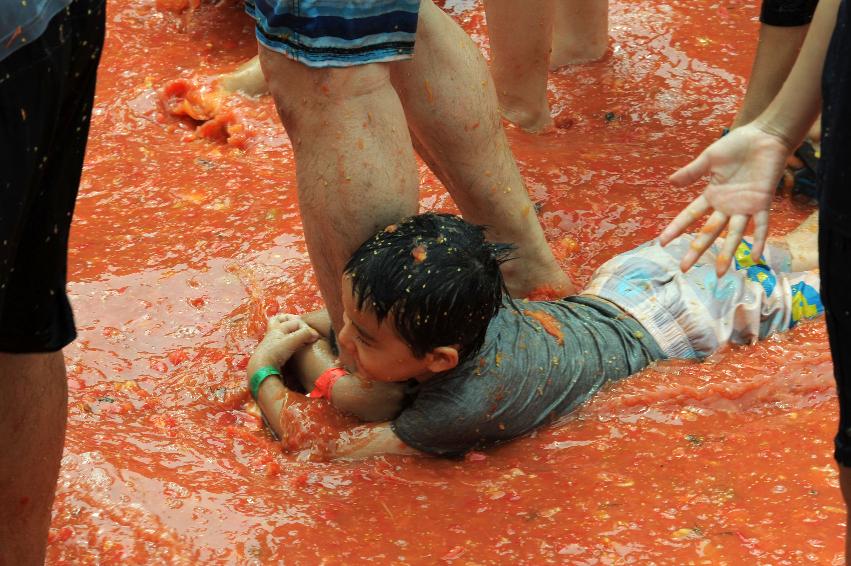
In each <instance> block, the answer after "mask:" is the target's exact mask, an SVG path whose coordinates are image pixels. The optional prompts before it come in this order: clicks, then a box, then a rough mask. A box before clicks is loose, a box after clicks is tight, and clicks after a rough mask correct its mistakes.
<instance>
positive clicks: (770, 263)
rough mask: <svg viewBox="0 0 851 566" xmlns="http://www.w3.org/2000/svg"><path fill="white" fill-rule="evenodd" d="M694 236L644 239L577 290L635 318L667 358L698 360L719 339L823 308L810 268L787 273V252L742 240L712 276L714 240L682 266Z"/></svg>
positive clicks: (741, 336) (784, 324)
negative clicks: (729, 265)
mask: <svg viewBox="0 0 851 566" xmlns="http://www.w3.org/2000/svg"><path fill="white" fill-rule="evenodd" d="M693 239H694V237H693V236H691V235H686V236H680V237H679V238H677V239H675V240H674V241H673V242H671V243H670V244H668V245H667V246H666V247H664V248H663V247H661V246H660V245H659V244H658V243H657V242H655V241H653V242H648V243H646V244H644V245H642V246H639V247H638V248H636V249H634V250H632V251H629V252H626V253H623V254H621V255H618V256H616V257H614V258H612V259H611V260H609V261H607V262H606V263H604V264H603V265H602V266H601V267H600V268H599V269H598V270H597V271H596V273H595V274H594V276H593V277H592V279H591V283H589V285H588V287H587V288H586V289H585V290H584V291H583V292H582V294H583V295H595V296H598V297H601V298H603V299H606V300H607V301H610V302H612V303H615V304H616V305H618V306H619V307H620V308H622V309H623V310H625V311H626V312H627V313H629V314H630V315H631V316H633V317H634V318H635V319H636V320H638V321H639V322H640V323H641V324H642V325H643V326H644V327H645V328H646V329H647V331H648V332H649V333H650V335H651V336H653V338H654V339H655V340H656V342H657V343H658V344H659V346H660V348H661V349H662V351H663V352H665V354H666V355H667V356H668V357H669V358H685V359H702V358H705V357H707V356H709V355H710V354H712V353H713V352H715V351H716V350H718V348H720V347H721V346H723V345H725V344H728V343H734V344H749V343H752V342H755V341H757V340H759V339H763V338H766V337H767V336H769V335H771V334H774V333H776V332H783V331H785V330H788V329H789V328H791V327H793V326H794V325H795V324H797V323H798V321H800V320H802V319H805V318H815V317H816V316H819V315H820V314H821V313H822V312H823V310H824V309H823V307H822V303H821V297H820V296H819V276H818V273H817V272H802V273H791V272H788V269H787V268H786V266H788V263H789V262H788V253H784V252H783V251H782V250H779V249H776V248H771V247H769V248H768V249H766V252H765V255H763V256H762V257H760V258H759V259H754V258H752V257H751V255H750V250H751V245H750V244H749V243H747V242H742V244H740V245H739V248H738V249H737V250H736V255H735V260H734V262H733V264H734V267H735V270H731V271H730V272H728V273H727V274H726V275H724V276H723V277H721V278H718V277H717V276H716V274H715V257H716V255H717V253H718V252H719V247H718V244H717V243H716V244H715V245H713V246H712V247H711V248H710V250H709V251H707V252H706V253H705V254H704V255H703V257H702V258H701V261H700V263H698V264H696V265H695V266H694V267H692V268H691V269H690V270H689V271H688V272H687V273H683V272H682V271H680V267H679V265H680V260H681V259H682V257H683V256H684V255H685V254H686V252H687V251H688V249H689V245H690V244H691V242H692V240H693Z"/></svg>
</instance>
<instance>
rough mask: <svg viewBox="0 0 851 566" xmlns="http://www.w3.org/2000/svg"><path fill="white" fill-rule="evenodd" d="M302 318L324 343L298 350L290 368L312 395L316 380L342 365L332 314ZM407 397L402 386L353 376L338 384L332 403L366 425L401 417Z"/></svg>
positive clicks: (350, 374)
mask: <svg viewBox="0 0 851 566" xmlns="http://www.w3.org/2000/svg"><path fill="white" fill-rule="evenodd" d="M290 316H295V315H290ZM300 318H301V320H303V321H304V322H305V323H306V324H307V325H308V326H310V327H311V328H313V329H314V330H315V331H316V332H318V333H319V335H320V336H322V338H321V339H319V340H316V341H315V342H313V343H312V344H308V345H306V346H304V347H303V348H301V349H299V350H297V351H296V352H295V353H294V354H293V355H292V357H291V358H290V360H289V362H288V368H289V369H290V370H292V371H293V373H294V375H295V376H296V377H297V378H298V380H299V382H300V383H301V385H302V387H304V390H305V391H307V392H308V393H310V392H311V391H313V390H314V388H315V387H316V380H317V379H319V376H320V375H322V374H323V373H324V372H325V371H327V370H328V369H330V368H334V367H339V366H340V365H341V364H340V362H339V360H338V358H337V356H336V355H335V354H334V352H333V351H332V349H331V343H330V342H329V341H328V340H327V338H328V337H329V336H330V335H331V319H330V317H329V316H328V311H327V310H325V309H322V310H318V311H314V312H311V313H307V314H304V315H301V316H300ZM403 397H404V393H403V385H401V384H398V383H383V382H377V381H367V380H364V379H362V378H360V377H359V376H357V375H356V374H354V373H353V372H349V373H348V374H347V375H344V376H343V377H341V378H339V379H338V380H337V381H336V382H335V383H334V386H333V388H332V389H331V398H330V401H331V402H332V403H333V404H334V406H335V407H337V408H338V409H339V410H341V411H342V412H344V413H347V414H349V415H353V416H355V417H357V418H359V419H360V420H362V421H369V422H381V421H387V420H390V419H392V418H393V417H395V416H396V415H397V414H399V411H401V409H402V399H403Z"/></svg>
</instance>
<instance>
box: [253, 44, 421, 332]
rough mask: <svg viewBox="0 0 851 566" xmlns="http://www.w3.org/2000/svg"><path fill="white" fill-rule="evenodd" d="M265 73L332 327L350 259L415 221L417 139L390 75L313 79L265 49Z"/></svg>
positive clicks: (357, 70)
mask: <svg viewBox="0 0 851 566" xmlns="http://www.w3.org/2000/svg"><path fill="white" fill-rule="evenodd" d="M260 64H261V65H262V68H263V73H264V75H265V76H266V79H267V82H268V84H269V90H270V91H271V93H272V96H273V97H274V100H275V106H276V107H277V109H278V114H279V115H280V117H281V121H282V122H283V125H284V128H286V130H287V134H288V135H289V138H290V140H291V141H292V145H293V151H294V153H295V160H296V176H297V180H298V200H299V208H300V210H301V216H302V219H303V224H304V233H305V240H306V242H307V251H308V253H309V255H310V260H311V263H312V264H313V268H314V270H315V272H316V278H317V280H318V282H319V289H320V291H321V292H322V297H323V298H324V299H325V304H326V306H327V308H328V314H329V316H330V317H331V321H332V324H333V326H334V328H335V329H336V330H339V329H340V328H342V304H341V299H340V292H341V289H340V281H341V275H342V272H343V266H344V265H345V263H346V261H347V260H348V259H349V256H350V255H351V254H352V252H353V251H354V250H355V249H356V248H357V247H358V246H359V245H360V244H361V243H362V242H363V241H364V240H365V239H366V238H368V237H369V236H371V235H372V234H374V233H375V231H376V230H378V229H379V228H383V227H384V226H387V225H388V224H392V223H394V222H396V221H398V220H399V219H401V218H403V217H405V216H409V215H411V214H416V212H417V207H418V194H417V185H418V182H419V178H418V172H417V165H416V161H415V159H414V152H413V147H412V144H411V138H410V135H409V134H408V128H407V126H406V124H405V114H404V112H403V111H402V106H401V104H400V103H399V97H398V96H397V95H396V91H394V90H393V86H392V85H391V83H390V76H389V72H388V68H387V65H385V64H370V65H361V66H357V67H346V68H332V69H312V68H310V67H307V66H305V65H302V64H300V63H297V62H294V61H291V60H290V59H288V58H287V57H285V56H284V55H281V54H279V53H276V52H274V51H270V50H268V49H266V48H265V47H263V46H260Z"/></svg>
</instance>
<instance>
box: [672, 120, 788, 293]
mask: <svg viewBox="0 0 851 566" xmlns="http://www.w3.org/2000/svg"><path fill="white" fill-rule="evenodd" d="M790 152H791V149H790V148H789V146H788V145H787V144H786V143H785V141H784V140H783V139H781V138H780V137H779V136H776V135H774V134H772V133H769V132H767V131H766V130H764V129H762V128H760V127H759V126H758V125H756V124H754V123H751V124H748V125H746V126H742V127H741V128H737V129H735V130H733V131H732V132H730V133H729V134H728V135H727V136H725V137H723V138H721V139H720V140H718V141H716V142H715V143H713V144H712V145H710V146H709V147H708V148H706V149H705V150H704V151H703V153H701V154H700V156H698V158H697V159H695V160H694V161H692V162H691V163H689V164H688V165H686V166H685V167H683V168H682V169H680V170H679V171H677V172H676V173H674V174H673V175H671V177H670V180H671V182H672V183H673V184H674V185H676V186H678V187H684V186H686V185H690V184H691V183H694V182H696V181H698V180H699V179H700V178H701V177H703V176H704V175H710V180H709V184H708V185H707V187H706V189H705V190H704V191H703V194H702V195H700V196H699V197H697V198H696V199H695V200H694V201H693V202H692V203H691V204H690V205H688V206H687V207H686V208H685V210H683V211H682V212H680V214H679V215H677V217H676V218H674V220H672V221H671V223H670V224H668V226H667V228H665V229H664V230H663V231H662V233H661V234H660V235H659V243H660V244H662V245H663V246H664V245H666V244H667V243H668V242H670V241H671V240H673V239H674V238H675V237H677V236H679V235H680V234H682V233H683V232H684V231H685V230H686V228H688V227H689V226H691V225H692V224H693V223H694V222H695V221H697V219H699V218H700V217H701V216H703V215H704V214H705V213H706V212H708V211H709V210H710V209H714V212H713V213H712V215H711V216H710V217H709V220H707V221H706V223H705V224H704V225H703V228H701V230H700V233H699V234H698V235H697V236H696V237H695V239H694V241H693V242H692V244H691V249H690V250H689V252H688V253H687V254H686V255H685V257H683V259H682V263H681V264H680V269H682V270H683V271H688V269H689V268H691V266H693V265H694V264H695V262H697V260H698V259H699V258H700V256H701V255H703V253H704V252H705V251H706V250H707V249H709V247H710V246H711V245H712V244H713V242H714V241H715V239H716V238H717V237H718V236H719V235H720V234H721V232H722V231H723V230H724V228H725V227H727V228H728V233H727V237H726V239H725V240H724V244H723V247H722V249H721V252H720V253H719V254H718V257H717V262H716V265H715V270H716V272H717V273H718V275H719V276H721V275H723V274H724V273H726V272H727V269H728V268H729V267H730V261H731V260H732V257H733V253H734V252H735V250H736V247H737V246H738V245H739V243H740V242H741V241H742V236H743V235H744V232H745V229H746V228H747V225H748V221H749V220H750V218H751V217H753V219H754V223H755V230H754V242H753V251H752V254H753V255H754V257H759V256H760V255H761V254H762V251H763V247H764V246H765V240H766V237H767V235H768V212H769V209H770V208H771V199H772V197H773V196H774V190H775V188H776V187H777V182H778V181H779V180H780V176H781V175H782V174H783V168H784V166H785V164H786V157H787V156H788V155H789V153H790Z"/></svg>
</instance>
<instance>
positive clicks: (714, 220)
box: [680, 210, 728, 272]
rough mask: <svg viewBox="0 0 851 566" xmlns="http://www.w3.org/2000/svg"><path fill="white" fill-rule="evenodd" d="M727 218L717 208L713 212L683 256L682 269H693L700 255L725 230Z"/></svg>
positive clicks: (684, 270)
mask: <svg viewBox="0 0 851 566" xmlns="http://www.w3.org/2000/svg"><path fill="white" fill-rule="evenodd" d="M727 220H728V217H727V215H726V214H724V213H723V212H719V211H717V210H716V211H715V212H713V213H712V216H710V217H709V220H707V221H706V224H704V225H703V228H701V229H700V232H699V233H698V234H696V235H695V237H694V240H692V242H691V245H690V246H689V251H688V252H687V253H686V255H685V256H683V260H682V262H681V263H680V269H681V270H682V271H683V272H686V271H688V270H689V269H691V267H692V266H693V265H694V264H695V263H697V260H698V259H700V256H702V255H703V253H704V252H705V251H706V250H708V249H709V247H710V246H711V245H712V243H713V242H715V239H716V238H717V237H718V236H719V234H721V232H722V231H723V230H724V226H726V225H727Z"/></svg>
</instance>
